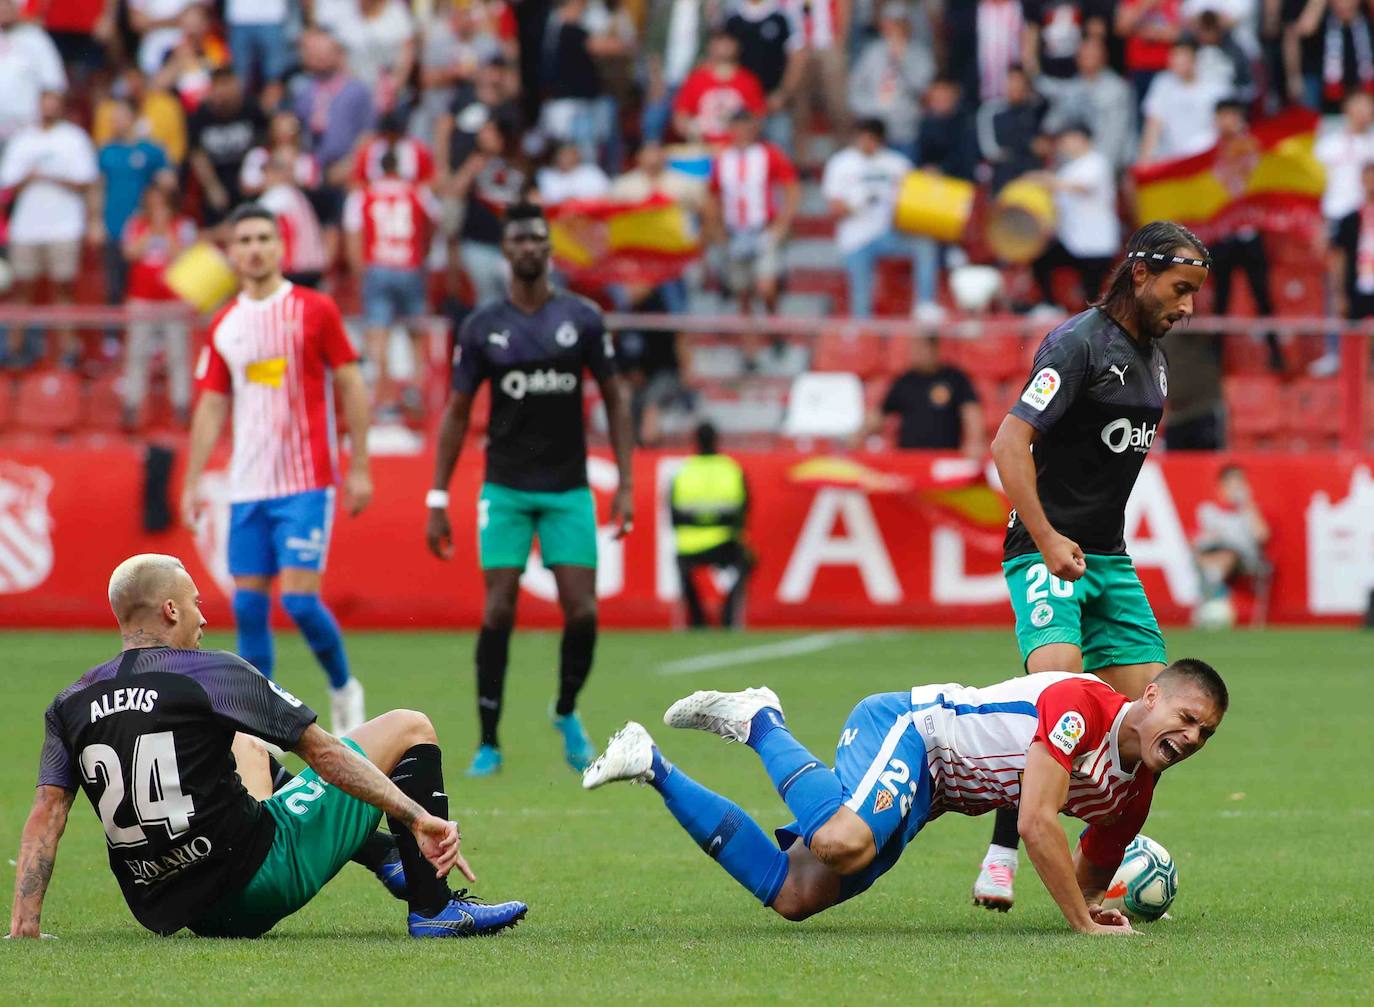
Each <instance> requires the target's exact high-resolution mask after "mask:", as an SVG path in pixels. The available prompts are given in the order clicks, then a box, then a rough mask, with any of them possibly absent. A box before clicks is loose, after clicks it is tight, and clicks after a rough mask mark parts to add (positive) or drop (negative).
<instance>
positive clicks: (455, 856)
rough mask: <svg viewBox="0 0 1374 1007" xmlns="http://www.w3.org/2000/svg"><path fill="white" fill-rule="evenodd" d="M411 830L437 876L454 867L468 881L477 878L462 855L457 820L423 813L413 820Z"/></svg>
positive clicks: (447, 872)
mask: <svg viewBox="0 0 1374 1007" xmlns="http://www.w3.org/2000/svg"><path fill="white" fill-rule="evenodd" d="M411 832H413V833H414V834H415V842H416V844H417V845H418V846H419V847H420V852H421V853H423V854H424V855H425V859H426V860H428V861H429V862H430V863H431V864H433V865H434V870H435V872H436V873H437V874H438V875H439V877H441V878H445V877H448V875H449V872H450V871H452V870H453V869H454V868H455V867H456V868H458V870H459V872H460V873H461V874H462V875H463V877H465V878H467V879H468V880H469V881H476V880H477V875H475V874H473V873H472V868H471V867H469V866H468V862H467V860H466V859H464V857H463V853H462V836H461V834H460V833H459V832H458V823H457V822H446V821H444V820H443V819H442V818H435V817H434V816H433V815H425V816H424V817H423V818H417V819H416V820H415V824H414V825H412V826H411Z"/></svg>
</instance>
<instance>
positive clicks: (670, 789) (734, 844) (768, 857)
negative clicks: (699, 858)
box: [652, 748, 788, 906]
mask: <svg viewBox="0 0 1374 1007" xmlns="http://www.w3.org/2000/svg"><path fill="white" fill-rule="evenodd" d="M652 786H653V788H654V789H655V790H657V791H658V792H659V793H660V794H662V795H663V803H664V804H666V805H667V806H668V810H669V811H670V812H672V814H673V817H674V818H676V819H677V820H678V824H680V825H681V826H682V827H683V828H684V829H686V830H687V834H688V835H689V836H691V837H692V838H693V839H694V840H695V841H696V844H697V845H698V846H700V847H701V848H702V850H703V851H705V853H706V855H707V856H709V857H710V858H711V859H712V860H715V861H717V862H719V864H720V866H721V867H724V868H725V870H726V873H728V874H729V875H730V877H732V878H734V879H735V880H736V881H738V882H739V883H740V884H741V885H743V886H744V887H745V888H746V889H748V891H749V894H750V895H752V896H754V898H756V899H758V900H759V901H760V902H762V903H763V904H764V905H765V906H771V905H772V904H773V900H774V899H775V898H777V897H778V892H779V891H780V890H781V889H782V883H783V882H784V881H786V880H787V864H788V861H787V854H786V853H784V852H783V851H782V850H780V849H778V847H777V844H776V843H774V842H773V840H771V839H769V838H768V834H767V833H765V832H764V831H763V829H761V828H759V826H758V823H757V822H755V821H754V820H753V819H752V818H750V817H749V816H748V815H747V814H745V813H744V809H743V808H741V807H740V806H739V805H738V804H736V803H734V802H733V801H731V800H728V799H727V798H724V797H721V796H720V795H719V794H714V793H712V792H711V791H709V790H707V789H706V788H705V787H703V786H702V785H701V784H700V783H697V782H696V780H693V779H692V778H691V777H690V776H688V775H687V774H686V773H684V772H682V770H680V769H677V768H676V767H674V766H673V764H672V763H670V762H668V761H667V760H666V759H664V758H663V756H662V755H661V754H659V751H658V749H657V748H655V749H654V779H653V782H652Z"/></svg>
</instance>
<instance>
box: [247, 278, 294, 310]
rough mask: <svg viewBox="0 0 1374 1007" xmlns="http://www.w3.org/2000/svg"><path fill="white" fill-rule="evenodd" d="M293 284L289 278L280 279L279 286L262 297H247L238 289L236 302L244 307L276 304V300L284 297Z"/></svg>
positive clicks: (262, 306) (263, 306) (261, 306)
mask: <svg viewBox="0 0 1374 1007" xmlns="http://www.w3.org/2000/svg"><path fill="white" fill-rule="evenodd" d="M294 286H295V284H294V283H292V282H291V281H290V280H286V279H283V280H282V281H281V286H280V287H278V288H277V289H276V290H274V291H272V293H270V294H268V295H267V296H266V297H263V298H253V297H249V296H248V295H247V294H246V293H244V292H243V291H242V290H240V291H239V296H238V303H239V304H242V305H243V306H244V307H247V308H265V307H267V306H268V305H269V304H276V303H277V302H278V301H280V300H282V299H283V298H285V297H286V295H287V294H289V293H291V288H292V287H294Z"/></svg>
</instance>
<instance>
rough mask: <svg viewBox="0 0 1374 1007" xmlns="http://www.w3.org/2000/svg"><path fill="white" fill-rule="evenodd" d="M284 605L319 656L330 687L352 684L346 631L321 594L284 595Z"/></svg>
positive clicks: (282, 599) (335, 687) (317, 658)
mask: <svg viewBox="0 0 1374 1007" xmlns="http://www.w3.org/2000/svg"><path fill="white" fill-rule="evenodd" d="M281 605H282V608H284V609H286V612H287V614H288V615H289V616H291V619H292V620H293V621H294V622H295V623H296V625H297V626H299V627H300V630H301V635H302V636H304V637H305V642H306V643H308V644H309V645H310V649H311V650H312V651H314V652H315V659H316V660H317V661H319V662H320V667H322V668H324V673H325V674H326V675H328V676H329V685H330V688H333V689H337V688H339V687H340V686H342V685H347V684H348V655H347V654H345V653H344V644H343V634H342V633H340V632H339V624H338V623H337V622H336V621H335V620H334V616H333V615H332V614H331V613H330V611H329V609H327V608H325V607H324V602H322V601H321V600H320V596H319V595H317V594H284V595H282V596H281Z"/></svg>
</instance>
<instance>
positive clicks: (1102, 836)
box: [1078, 771, 1155, 868]
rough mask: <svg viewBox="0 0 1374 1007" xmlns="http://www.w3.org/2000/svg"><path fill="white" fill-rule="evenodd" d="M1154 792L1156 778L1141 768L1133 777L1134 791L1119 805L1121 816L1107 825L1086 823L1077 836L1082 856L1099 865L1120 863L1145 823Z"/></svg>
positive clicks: (1105, 866) (1109, 865) (1113, 866)
mask: <svg viewBox="0 0 1374 1007" xmlns="http://www.w3.org/2000/svg"><path fill="white" fill-rule="evenodd" d="M1154 793H1155V778H1154V777H1153V776H1151V775H1150V774H1149V773H1147V772H1143V771H1142V773H1141V775H1140V778H1139V779H1137V780H1136V790H1135V793H1133V794H1132V795H1131V799H1130V801H1129V802H1128V803H1127V804H1126V806H1125V807H1124V808H1122V809H1121V816H1120V817H1119V818H1117V819H1116V821H1114V822H1112V823H1111V824H1110V825H1089V826H1088V827H1087V828H1086V829H1084V830H1083V835H1082V836H1081V837H1080V838H1079V840H1078V849H1079V851H1080V852H1081V853H1082V854H1083V859H1084V860H1087V861H1088V863H1090V864H1096V865H1097V866H1098V867H1102V868H1107V867H1111V868H1115V867H1117V866H1119V865H1120V863H1121V858H1122V857H1123V856H1124V855H1125V853H1126V847H1127V846H1129V845H1131V840H1132V839H1134V838H1135V837H1136V836H1138V835H1139V834H1140V830H1141V829H1142V828H1144V827H1145V819H1146V818H1148V817H1149V816H1150V801H1151V799H1152V798H1153V797H1154Z"/></svg>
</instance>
